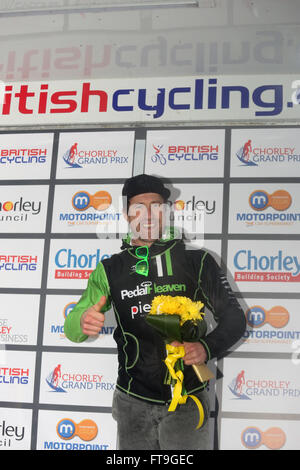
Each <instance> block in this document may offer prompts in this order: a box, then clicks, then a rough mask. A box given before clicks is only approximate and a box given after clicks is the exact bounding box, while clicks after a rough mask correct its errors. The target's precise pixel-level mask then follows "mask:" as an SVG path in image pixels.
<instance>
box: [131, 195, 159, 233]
mask: <svg viewBox="0 0 300 470" xmlns="http://www.w3.org/2000/svg"><path fill="white" fill-rule="evenodd" d="M164 206H165V205H164V200H163V198H162V196H161V195H160V194H156V193H145V194H138V195H137V196H134V197H132V198H131V199H130V201H129V209H128V217H127V218H128V222H129V224H130V228H131V230H132V232H133V233H134V236H135V238H137V239H139V240H142V241H145V242H152V241H155V240H157V239H159V238H160V237H161V236H162V231H163V224H164V217H163V215H164Z"/></svg>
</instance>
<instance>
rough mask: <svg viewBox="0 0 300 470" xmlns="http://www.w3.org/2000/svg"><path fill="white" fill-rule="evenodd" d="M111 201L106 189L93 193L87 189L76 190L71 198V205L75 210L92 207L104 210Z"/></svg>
mask: <svg viewBox="0 0 300 470" xmlns="http://www.w3.org/2000/svg"><path fill="white" fill-rule="evenodd" d="M111 203H112V197H111V195H110V194H109V193H108V192H107V191H97V192H96V193H95V194H94V195H91V194H89V193H88V192H87V191H78V192H77V193H76V194H74V196H73V198H72V206H73V208H74V209H76V210H77V211H85V210H87V209H89V208H90V207H93V208H94V209H96V210H99V211H105V210H106V209H108V208H109V206H110V205H111Z"/></svg>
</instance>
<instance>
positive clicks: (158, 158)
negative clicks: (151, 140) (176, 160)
mask: <svg viewBox="0 0 300 470" xmlns="http://www.w3.org/2000/svg"><path fill="white" fill-rule="evenodd" d="M152 147H153V149H154V152H155V153H154V154H153V155H152V156H151V160H152V162H153V163H160V164H161V165H165V164H166V163H167V160H166V157H165V156H164V155H163V153H162V152H161V149H162V148H163V144H162V145H152Z"/></svg>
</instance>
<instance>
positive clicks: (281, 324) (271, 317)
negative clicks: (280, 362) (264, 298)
mask: <svg viewBox="0 0 300 470" xmlns="http://www.w3.org/2000/svg"><path fill="white" fill-rule="evenodd" d="M245 316H246V321H247V324H248V328H247V329H246V331H245V332H244V335H243V339H244V340H246V342H247V343H251V342H255V343H256V344H257V343H258V342H260V343H267V344H272V343H273V344H276V345H279V344H282V345H287V344H291V343H292V342H293V341H295V340H299V339H300V331H299V330H297V329H296V328H292V327H291V328H286V327H287V325H288V323H289V321H290V314H289V312H288V310H287V309H286V308H285V307H283V306H282V305H275V306H274V307H272V308H270V309H268V310H267V309H266V308H263V307H262V306H261V305H253V306H252V307H250V308H249V309H248V310H247V311H246V312H245ZM262 327H264V328H262Z"/></svg>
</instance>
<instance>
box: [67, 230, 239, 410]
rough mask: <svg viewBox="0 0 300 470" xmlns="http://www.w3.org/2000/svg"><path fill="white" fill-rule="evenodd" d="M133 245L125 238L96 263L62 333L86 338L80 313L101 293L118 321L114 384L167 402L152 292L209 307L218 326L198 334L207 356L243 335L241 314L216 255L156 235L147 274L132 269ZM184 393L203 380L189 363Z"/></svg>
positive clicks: (162, 348)
mask: <svg viewBox="0 0 300 470" xmlns="http://www.w3.org/2000/svg"><path fill="white" fill-rule="evenodd" d="M135 248H136V247H133V246H131V245H130V244H129V243H127V242H124V243H123V246H122V251H121V252H120V253H118V254H115V255H113V256H111V257H110V258H108V259H105V260H103V261H102V262H101V263H99V264H98V265H97V267H96V269H95V271H94V272H93V273H92V274H91V276H90V278H89V281H88V285H87V288H86V290H85V291H84V293H83V295H82V297H81V299H80V300H79V302H78V303H77V305H76V306H75V307H74V309H73V310H72V312H71V313H70V314H69V315H68V317H67V318H66V321H65V334H66V336H67V337H68V338H69V339H70V340H71V341H74V342H81V341H84V340H85V339H86V338H87V336H85V335H83V333H82V331H81V328H80V317H81V315H82V314H83V312H85V311H86V310H87V309H88V308H89V307H90V306H92V305H94V304H96V303H97V302H98V301H99V300H100V297H101V296H102V295H105V296H106V298H107V303H106V305H105V308H104V309H103V311H107V310H108V309H109V308H110V307H111V306H112V307H113V310H114V312H115V316H116V322H117V327H116V329H115V332H114V339H115V341H116V343H117V348H118V360H119V370H118V379H117V388H119V389H120V390H123V391H125V392H126V393H129V394H132V395H133V396H135V397H138V398H141V399H144V400H148V401H150V402H155V403H161V404H165V403H167V402H168V401H170V399H171V390H170V386H169V385H166V384H165V377H166V373H167V368H166V366H165V364H164V359H165V357H166V348H165V343H164V341H163V339H162V338H161V336H160V335H159V334H158V333H156V332H155V330H154V329H153V328H152V327H151V326H149V325H148V324H147V323H146V321H145V316H146V315H147V314H148V313H149V311H150V306H151V302H152V300H153V298H154V297H155V296H156V295H172V296H176V295H183V296H186V297H189V298H191V299H193V300H201V301H202V302H203V303H204V304H205V306H206V307H207V308H208V309H209V310H210V311H211V312H212V314H213V315H214V318H215V320H216V322H217V326H216V328H215V329H214V330H213V331H212V332H210V333H208V334H207V336H205V337H204V338H203V339H201V342H202V344H203V345H204V347H205V349H206V351H207V354H208V358H209V359H211V358H213V357H217V356H220V355H222V353H224V352H225V351H226V350H228V349H229V348H230V347H231V346H232V345H233V344H235V343H236V342H237V341H238V340H239V339H240V338H241V336H242V334H243V333H244V330H245V315H244V313H243V311H242V309H241V307H240V305H239V303H238V302H237V300H236V298H235V296H234V294H233V292H232V290H231V288H230V286H229V284H228V281H227V279H226V277H225V275H224V274H223V272H222V271H221V269H220V268H219V266H218V264H217V263H216V261H215V260H214V258H213V257H212V256H211V255H210V254H209V253H208V252H207V251H204V250H189V249H187V248H186V247H185V245H184V243H183V242H182V241H181V240H175V239H169V240H158V241H156V242H155V243H153V245H151V247H150V248H149V273H148V276H147V277H146V276H144V275H141V274H138V273H137V272H136V271H135V267H136V263H137V262H138V261H139V258H137V257H136V255H135ZM184 381H185V388H186V391H187V393H192V392H195V391H196V390H200V389H202V388H204V387H205V386H206V384H205V383H202V384H201V383H200V382H199V380H198V378H197V377H196V375H195V372H194V371H193V369H192V367H191V366H185V370H184Z"/></svg>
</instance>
